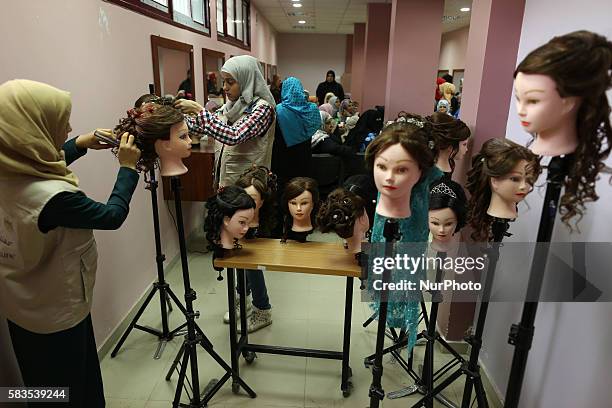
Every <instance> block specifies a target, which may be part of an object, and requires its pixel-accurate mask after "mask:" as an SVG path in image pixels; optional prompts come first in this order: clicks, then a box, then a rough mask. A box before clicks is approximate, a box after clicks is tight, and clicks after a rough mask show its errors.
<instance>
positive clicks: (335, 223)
mask: <svg viewBox="0 0 612 408" xmlns="http://www.w3.org/2000/svg"><path fill="white" fill-rule="evenodd" d="M364 211H365V202H364V200H363V199H362V198H361V197H359V196H358V195H357V194H354V193H352V192H350V191H348V190H347V189H345V188H343V187H339V188H337V189H335V190H334V191H332V192H331V193H329V195H328V196H327V199H326V200H325V201H324V202H323V203H322V204H321V207H320V208H319V211H318V212H317V225H319V230H320V231H321V232H323V233H326V232H330V231H334V232H335V233H336V234H338V236H339V237H340V238H345V239H346V238H350V237H352V236H353V229H354V227H355V221H356V220H357V219H358V218H359V217H361V216H362V215H363V213H364Z"/></svg>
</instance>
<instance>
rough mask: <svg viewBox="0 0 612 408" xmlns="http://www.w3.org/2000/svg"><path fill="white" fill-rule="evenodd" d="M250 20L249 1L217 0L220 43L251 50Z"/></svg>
mask: <svg viewBox="0 0 612 408" xmlns="http://www.w3.org/2000/svg"><path fill="white" fill-rule="evenodd" d="M250 19H251V5H250V1H249V0H217V34H218V39H219V40H220V41H224V42H227V43H230V44H232V45H236V46H238V47H241V48H245V49H250V47H251V32H250V27H251V21H250Z"/></svg>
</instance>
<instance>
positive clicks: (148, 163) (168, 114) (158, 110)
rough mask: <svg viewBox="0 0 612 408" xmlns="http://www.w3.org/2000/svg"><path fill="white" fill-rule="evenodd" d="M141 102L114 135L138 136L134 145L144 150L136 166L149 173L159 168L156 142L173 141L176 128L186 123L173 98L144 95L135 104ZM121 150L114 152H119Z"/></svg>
mask: <svg viewBox="0 0 612 408" xmlns="http://www.w3.org/2000/svg"><path fill="white" fill-rule="evenodd" d="M139 101H140V102H141V105H138V106H137V107H135V108H132V109H130V110H129V111H127V117H126V118H123V119H121V120H120V121H119V124H118V125H117V126H115V129H114V130H113V133H114V134H115V135H116V136H117V137H121V135H122V134H123V133H124V132H128V133H130V134H132V135H134V143H135V145H136V147H138V149H140V151H141V155H140V159H139V160H138V162H137V163H136V169H137V170H138V171H148V170H149V169H151V168H153V167H154V166H155V162H156V160H157V153H156V152H155V142H156V141H157V140H160V139H161V140H169V139H170V128H171V127H172V125H175V124H177V123H180V122H182V121H183V120H184V115H183V113H182V112H181V111H180V110H178V109H176V108H175V107H174V106H173V103H174V101H173V100H171V99H169V98H160V97H151V96H150V95H143V96H141V97H140V98H139V99H138V100H137V101H136V103H135V105H136V104H138V102H139ZM117 150H118V148H115V149H114V152H115V153H117Z"/></svg>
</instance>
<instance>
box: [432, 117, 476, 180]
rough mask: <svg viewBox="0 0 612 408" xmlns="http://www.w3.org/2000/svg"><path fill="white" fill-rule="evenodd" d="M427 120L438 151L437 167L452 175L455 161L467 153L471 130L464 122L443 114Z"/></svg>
mask: <svg viewBox="0 0 612 408" xmlns="http://www.w3.org/2000/svg"><path fill="white" fill-rule="evenodd" d="M427 120H428V121H429V123H431V125H432V136H433V138H434V141H435V143H436V149H437V151H438V157H437V158H436V165H437V166H438V168H439V169H440V170H442V171H443V172H445V173H451V174H452V173H453V171H454V170H455V159H458V160H461V159H463V157H464V156H465V154H466V153H467V150H468V142H469V138H470V135H471V132H470V129H469V128H468V127H467V125H466V124H465V123H464V122H463V121H461V120H459V119H455V118H453V117H452V116H450V115H446V114H444V113H441V112H436V113H434V114H433V115H430V116H428V117H427Z"/></svg>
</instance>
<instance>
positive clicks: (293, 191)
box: [282, 177, 319, 232]
mask: <svg viewBox="0 0 612 408" xmlns="http://www.w3.org/2000/svg"><path fill="white" fill-rule="evenodd" d="M282 203H283V212H284V218H285V226H284V231H285V232H287V231H288V230H290V229H291V230H292V231H296V232H303V231H310V230H312V229H313V228H314V227H315V226H316V222H315V214H316V213H317V212H316V207H317V205H318V203H319V189H318V186H317V182H316V181H315V180H313V179H311V178H309V177H296V178H293V179H291V180H290V181H289V182H288V183H287V185H286V186H285V191H284V193H283V197H282Z"/></svg>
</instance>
